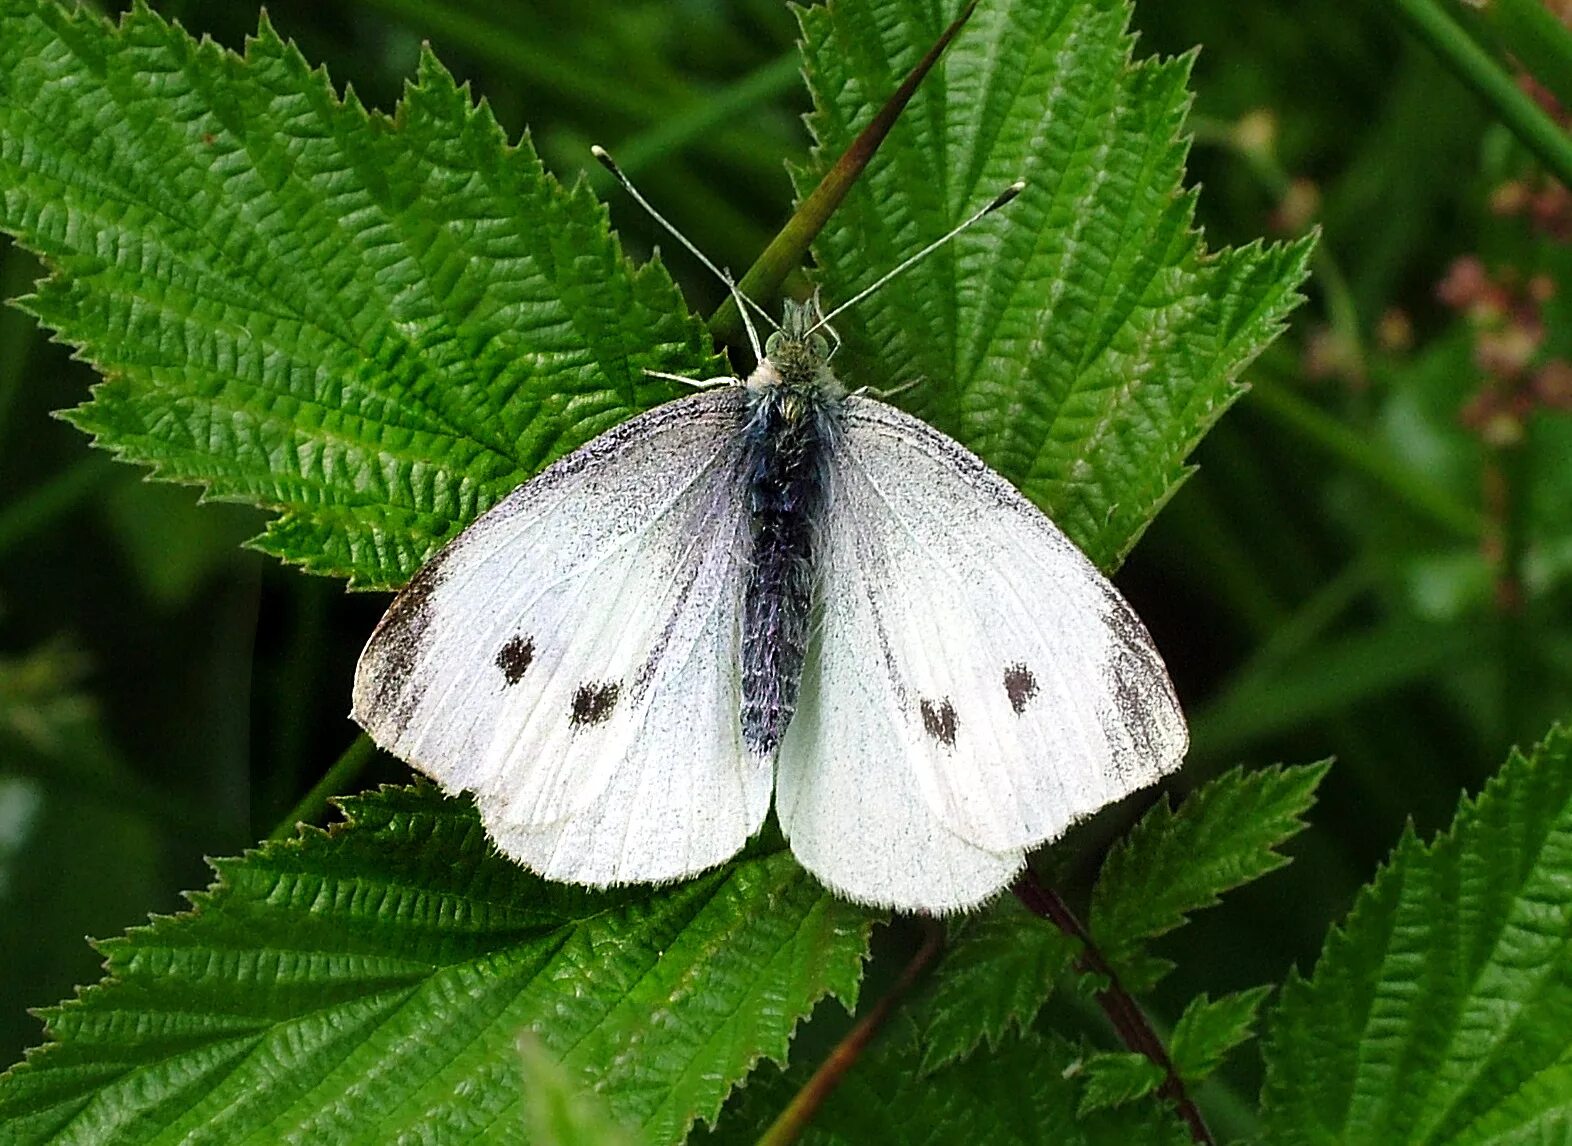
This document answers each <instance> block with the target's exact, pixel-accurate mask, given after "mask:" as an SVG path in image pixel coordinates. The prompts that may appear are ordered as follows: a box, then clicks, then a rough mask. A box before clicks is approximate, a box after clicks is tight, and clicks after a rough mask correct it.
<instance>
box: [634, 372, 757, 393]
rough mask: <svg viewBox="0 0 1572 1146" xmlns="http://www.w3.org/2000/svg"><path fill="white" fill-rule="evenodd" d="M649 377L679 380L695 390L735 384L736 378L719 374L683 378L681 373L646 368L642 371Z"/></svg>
mask: <svg viewBox="0 0 1572 1146" xmlns="http://www.w3.org/2000/svg"><path fill="white" fill-rule="evenodd" d="M644 373H645V374H646V375H648V376H649V377H651V378H664V379H666V381H668V382H681V383H682V384H683V385H684V386H692V387H693V388H694V389H695V390H713V389H714V388H715V387H716V386H736V385H738V382H737V379H735V378H731V377H728V376H726V375H721V376H720V377H718V378H684V377H683V376H682V375H681V374H667V373H666V372H665V371H664V370H646V371H645V372H644Z"/></svg>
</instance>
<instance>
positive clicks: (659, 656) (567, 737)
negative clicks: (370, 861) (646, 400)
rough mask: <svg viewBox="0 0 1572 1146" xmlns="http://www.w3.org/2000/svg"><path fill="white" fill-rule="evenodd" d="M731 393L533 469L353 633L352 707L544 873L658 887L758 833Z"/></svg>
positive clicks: (736, 405) (759, 800) (735, 411)
mask: <svg viewBox="0 0 1572 1146" xmlns="http://www.w3.org/2000/svg"><path fill="white" fill-rule="evenodd" d="M743 401H744V400H743V396H742V394H741V392H740V390H739V389H738V388H735V387H727V386H723V387H719V388H716V389H711V390H706V391H704V392H702V393H699V394H695V395H693V396H691V397H688V398H685V399H682V400H679V401H676V402H672V403H669V404H668V405H665V406H662V407H659V408H657V409H655V410H653V411H650V412H649V413H647V414H644V415H641V416H640V417H638V418H635V419H632V420H631V421H628V422H625V423H623V424H622V425H620V426H618V427H616V428H615V429H612V430H610V431H608V432H607V433H605V434H602V435H601V436H600V437H598V438H596V439H595V440H594V441H592V442H590V443H589V444H588V445H586V446H584V447H583V448H581V449H580V450H578V451H576V452H575V453H573V454H570V455H569V456H568V457H566V458H563V459H562V460H561V461H559V462H557V463H556V464H554V465H552V466H550V467H548V468H547V469H546V470H544V471H543V472H542V473H541V474H540V475H538V476H537V477H536V478H534V479H533V480H532V481H529V482H527V483H525V484H524V485H522V486H520V487H519V488H518V489H516V490H515V491H514V492H513V493H512V494H510V495H509V496H508V497H507V498H505V499H504V500H503V501H501V502H499V503H498V504H497V505H496V506H495V507H493V508H492V509H491V510H490V511H488V512H487V513H486V514H484V515H483V516H482V517H481V518H479V519H478V520H477V521H476V522H475V523H474V524H472V525H471V526H470V527H469V528H468V529H466V530H465V531H464V532H463V533H461V534H460V535H459V536H458V537H457V538H456V539H455V540H454V541H452V542H451V543H449V545H448V546H447V547H446V548H444V549H443V550H442V551H441V552H440V553H438V554H437V555H436V556H435V557H434V558H432V559H431V560H430V561H429V562H427V564H426V566H425V567H424V568H422V569H421V570H420V572H419V573H417V574H416V576H415V578H414V579H413V580H412V581H411V583H410V585H409V586H408V588H406V589H405V590H404V592H403V593H402V594H401V595H400V596H399V597H398V599H397V600H396V601H395V602H394V603H393V605H392V607H391V608H390V609H389V610H388V613H387V616H386V617H385V618H384V619H383V621H382V623H381V624H380V625H378V627H377V629H376V631H375V633H373V634H372V637H371V640H370V642H369V643H368V644H367V646H366V650H365V652H364V653H363V654H362V656H361V660H360V664H359V666H358V668H357V670H356V678H355V694H354V715H355V717H356V719H357V720H359V721H360V723H361V724H362V725H364V726H365V728H366V729H367V731H369V732H370V733H371V735H372V737H373V739H375V740H376V742H377V743H378V744H380V745H382V746H383V747H384V748H387V749H388V750H389V751H391V752H393V753H394V754H395V755H397V756H399V757H401V758H403V759H405V760H407V761H409V762H410V763H411V764H413V765H414V766H415V767H417V768H419V769H420V770H421V771H423V772H425V773H427V774H428V775H430V776H432V777H433V778H434V779H436V780H437V781H438V782H439V783H440V784H441V785H442V787H443V788H444V789H446V790H448V791H460V790H463V791H469V792H472V793H474V796H475V802H476V804H477V806H478V808H479V811H480V814H481V818H482V820H483V822H484V823H485V825H486V828H487V831H488V833H489V834H490V836H491V838H492V840H493V841H494V842H495V843H496V844H497V846H498V847H500V848H501V849H502V850H503V851H504V852H506V853H507V854H508V855H509V856H511V857H512V858H514V859H515V860H518V861H519V862H521V863H523V864H525V865H526V866H528V867H530V868H532V869H533V870H535V871H537V872H540V873H541V874H543V875H545V876H548V877H550V878H553V879H561V880H567V881H571V882H576V883H585V884H592V885H605V884H610V883H620V882H654V881H660V880H667V879H677V878H680V877H682V876H686V875H690V874H693V873H695V872H698V871H702V870H703V869H705V868H707V867H710V866H713V865H714V864H716V863H719V862H721V861H722V860H724V859H726V858H728V857H729V856H731V855H732V854H734V853H735V852H736V851H737V850H738V849H739V848H740V847H741V846H742V844H743V842H744V841H745V840H746V839H747V837H748V836H750V835H751V834H752V833H753V832H754V831H756V830H757V828H758V827H759V824H760V823H761V822H762V821H763V819H764V815H765V813H766V811H767V809H768V806H769V795H770V786H771V776H770V767H769V763H768V761H764V760H758V759H753V758H750V756H749V753H748V752H747V750H746V749H745V748H744V746H743V744H742V737H741V731H740V726H739V722H738V715H737V714H738V711H739V708H740V703H741V702H740V696H739V689H740V685H739V683H738V671H737V665H738V660H739V654H738V641H739V635H738V623H739V622H738V618H739V616H740V612H741V592H742V584H743V571H744V568H745V558H746V544H745V542H746V537H747V516H746V508H745V505H744V502H743V498H742V489H741V486H740V484H739V481H738V475H737V472H736V468H737V465H738V460H739V457H740V450H741V446H740V444H739V436H738V431H739V430H740V428H741V425H742V419H743V417H744V407H743Z"/></svg>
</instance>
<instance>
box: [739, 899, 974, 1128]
mask: <svg viewBox="0 0 1572 1146" xmlns="http://www.w3.org/2000/svg"><path fill="white" fill-rule="evenodd" d="M943 949H944V929H943V928H942V927H940V926H939V925H938V924H936V923H930V924H929V926H928V937H927V938H926V939H924V940H923V944H922V946H921V947H919V948H918V949H917V954H915V955H913V956H912V959H911V962H909V963H907V964H906V969H905V970H904V971H902V972H901V977H900V978H899V979H897V980H896V981H895V985H894V986H893V987H891V988H890V989H889V990H888V991H886V992H885V993H884V996H883V997H882V998H881V999H880V1000H879V1001H878V1002H877V1003H875V1004H874V1005H873V1007H872V1009H870V1010H869V1011H868V1013H867V1014H866V1015H864V1016H863V1017H862V1018H860V1019H858V1020H857V1023H856V1025H855V1026H853V1027H852V1029H851V1030H849V1031H847V1032H846V1037H845V1038H843V1039H841V1041H840V1042H838V1043H836V1044H835V1049H834V1050H832V1051H830V1053H829V1055H828V1056H826V1057H825V1059H824V1061H823V1062H821V1063H820V1064H819V1069H818V1070H816V1071H814V1072H813V1077H812V1078H810V1079H808V1081H807V1082H806V1083H804V1084H803V1087H802V1089H801V1090H799V1091H797V1093H796V1095H795V1096H794V1097H793V1098H792V1100H791V1102H790V1103H788V1104H787V1106H786V1109H785V1110H783V1111H781V1112H780V1116H779V1117H777V1118H776V1119H775V1121H774V1122H772V1123H770V1127H769V1129H768V1130H766V1131H765V1132H764V1134H763V1135H762V1136H761V1137H760V1138H759V1141H758V1146H789V1144H790V1143H792V1142H795V1141H797V1139H798V1138H800V1137H801V1136H802V1132H803V1131H804V1130H806V1129H807V1128H808V1123H809V1122H811V1121H812V1119H813V1116H814V1115H815V1114H817V1113H818V1111H819V1108H820V1107H821V1106H823V1105H824V1100H825V1099H827V1098H828V1097H829V1096H830V1094H831V1092H833V1091H834V1089H835V1088H836V1087H837V1086H838V1085H839V1084H840V1081H841V1079H842V1077H844V1076H845V1074H846V1072H847V1071H848V1070H849V1069H851V1067H852V1065H853V1064H854V1063H856V1061H857V1060H858V1059H859V1058H860V1057H862V1052H863V1051H864V1050H866V1049H867V1047H868V1044H869V1043H870V1042H872V1041H873V1036H874V1035H876V1034H878V1033H879V1030H880V1028H882V1027H883V1026H884V1024H885V1022H886V1021H888V1019H889V1017H890V1015H891V1014H893V1013H894V1011H895V1008H896V1007H897V1006H898V1005H899V1004H900V1002H901V1000H902V999H904V998H905V997H906V996H907V994H908V993H909V992H910V991H911V989H912V988H913V987H914V986H916V985H917V981H918V980H919V979H921V978H922V977H923V975H924V974H925V973H926V972H927V970H928V968H929V967H930V966H932V965H933V961H934V960H935V959H937V958H938V957H939V952H940V951H942V950H943Z"/></svg>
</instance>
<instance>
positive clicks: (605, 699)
mask: <svg viewBox="0 0 1572 1146" xmlns="http://www.w3.org/2000/svg"><path fill="white" fill-rule="evenodd" d="M621 691H622V688H621V686H620V685H616V684H581V685H579V690H578V691H577V692H575V693H574V694H573V712H572V713H571V714H570V715H569V717H568V719H569V720H570V721H571V722H572V724H573V727H575V728H583V727H584V726H585V725H587V724H604V723H605V722H606V721H608V720H610V719H611V712H612V709H614V708H616V707H617V694H618V693H619V692H621Z"/></svg>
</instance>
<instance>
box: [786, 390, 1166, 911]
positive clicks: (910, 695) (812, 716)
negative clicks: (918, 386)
mask: <svg viewBox="0 0 1572 1146" xmlns="http://www.w3.org/2000/svg"><path fill="white" fill-rule="evenodd" d="M830 473H831V494H830V500H829V505H828V509H827V512H826V516H825V522H824V526H823V533H822V540H821V542H820V545H819V548H818V553H819V561H820V573H821V581H820V584H819V598H818V600H819V610H820V616H819V622H820V624H819V631H818V636H817V642H816V645H815V647H814V648H813V649H812V650H811V652H810V665H811V668H810V672H809V676H808V678H807V679H805V682H804V690H803V699H802V702H801V704H800V706H799V710H798V713H797V716H796V718H795V719H794V721H793V724H792V726H791V728H790V729H789V730H788V733H787V737H786V740H785V741H784V742H783V744H782V747H781V757H780V762H779V775H778V781H777V786H778V790H777V795H776V801H777V805H776V806H777V809H778V811H779V814H780V817H781V823H782V826H783V827H784V828H785V829H786V832H787V834H788V835H789V836H790V837H791V842H792V849H793V851H794V852H795V853H796V854H797V856H798V858H799V859H801V860H802V862H803V863H804V864H805V865H806V866H807V867H808V868H809V869H810V870H812V871H813V872H814V873H815V874H817V875H819V876H820V878H822V879H823V880H824V881H825V882H826V883H827V884H829V885H830V886H832V887H835V888H837V889H839V890H841V891H842V892H844V893H845V894H847V895H849V896H851V897H852V898H855V899H861V900H865V901H868V902H874V903H884V904H893V905H896V906H902V907H912V908H919V909H928V910H947V909H954V908H958V907H964V906H967V905H969V904H971V903H975V902H977V901H978V900H980V899H982V898H985V897H986V896H987V895H989V894H991V893H992V892H994V891H996V890H997V889H998V888H999V887H1001V886H1002V885H1003V884H1004V883H1006V882H1007V881H1008V880H1009V878H1010V877H1011V875H1012V874H1013V873H1014V872H1015V871H1017V870H1019V868H1020V866H1021V864H1022V863H1023V862H1024V853H1025V851H1026V849H1029V848H1030V847H1032V846H1034V845H1036V844H1038V843H1041V842H1042V841H1044V840H1049V839H1052V838H1054V837H1056V836H1058V835H1060V834H1061V833H1062V832H1063V831H1064V830H1065V828H1066V827H1068V826H1069V825H1070V824H1071V823H1072V822H1073V821H1075V820H1076V819H1078V818H1080V817H1083V816H1085V815H1088V814H1090V813H1091V812H1093V811H1095V810H1096V809H1098V808H1100V807H1102V806H1103V805H1104V804H1107V803H1110V802H1112V801H1114V800H1117V799H1119V798H1121V797H1123V796H1125V795H1126V794H1128V793H1130V792H1132V791H1134V790H1135V789H1137V788H1140V787H1143V786H1145V785H1146V784H1149V783H1151V782H1152V781H1154V780H1156V779H1157V778H1158V777H1159V776H1161V775H1163V774H1164V773H1166V772H1168V771H1171V770H1172V769H1174V768H1176V767H1178V765H1179V763H1180V761H1181V760H1182V758H1183V756H1184V752H1185V748H1186V746H1187V743H1188V734H1187V731H1186V728H1185V723H1184V717H1183V715H1182V714H1181V712H1180V710H1179V705H1178V701H1177V699H1176V698H1175V696H1174V693H1173V689H1172V686H1171V684H1170V683H1169V680H1168V675H1167V672H1166V671H1165V669H1164V667H1163V664H1162V660H1161V658H1160V657H1159V656H1158V654H1157V651H1156V649H1155V648H1154V647H1153V646H1152V643H1151V638H1150V637H1149V636H1148V635H1147V633H1146V630H1145V628H1144V627H1143V626H1142V625H1141V622H1140V621H1139V620H1138V619H1137V618H1136V616H1135V614H1134V613H1133V612H1132V611H1131V609H1130V607H1129V605H1128V604H1127V603H1126V602H1125V601H1124V600H1123V598H1121V597H1120V596H1119V594H1118V593H1117V592H1116V591H1115V590H1114V588H1113V587H1112V586H1111V585H1109V583H1108V582H1107V581H1106V580H1105V579H1104V578H1103V576H1102V575H1101V574H1100V573H1099V572H1098V571H1097V569H1096V568H1095V567H1094V566H1093V565H1092V564H1091V563H1090V562H1089V561H1088V560H1087V559H1086V558H1085V557H1084V556H1083V555H1082V554H1081V553H1080V551H1079V550H1077V549H1076V548H1075V546H1074V545H1073V544H1072V543H1071V542H1070V541H1069V540H1068V539H1067V538H1066V537H1065V536H1064V535H1063V534H1062V533H1060V532H1059V530H1058V529H1057V528H1056V527H1055V526H1054V525H1053V523H1052V522H1050V521H1049V520H1048V519H1047V518H1046V517H1045V516H1043V514H1042V513H1041V512H1039V511H1038V510H1037V509H1036V508H1035V507H1034V506H1032V505H1031V503H1030V502H1028V501H1027V500H1026V499H1025V498H1024V497H1022V496H1021V495H1020V493H1018V492H1017V491H1016V490H1015V489H1014V488H1013V487H1012V486H1011V485H1010V484H1009V483H1008V482H1006V481H1005V480H1004V479H1003V478H1001V477H1000V476H998V475H997V474H995V473H994V472H993V471H992V470H990V469H988V468H987V466H985V465H984V464H983V463H982V462H981V461H980V460H979V459H978V458H977V457H975V456H974V455H973V454H971V453H969V452H968V451H967V450H965V449H964V448H963V447H962V446H960V445H959V444H958V443H956V442H954V441H953V440H951V439H950V438H948V437H946V436H944V435H943V434H941V433H939V432H938V431H937V430H934V429H933V428H932V427H930V426H928V425H926V424H925V423H923V422H920V421H918V420H917V419H915V418H912V417H909V416H908V415H906V414H903V413H901V412H900V411H898V410H896V409H894V408H893V407H890V406H887V405H885V404H884V403H882V402H875V401H872V400H869V399H862V398H855V397H854V398H849V399H847V405H846V412H845V418H844V421H843V434H842V435H841V437H840V439H839V441H838V443H837V445H836V447H835V448H834V450H833V453H832V460H831V465H830Z"/></svg>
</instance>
